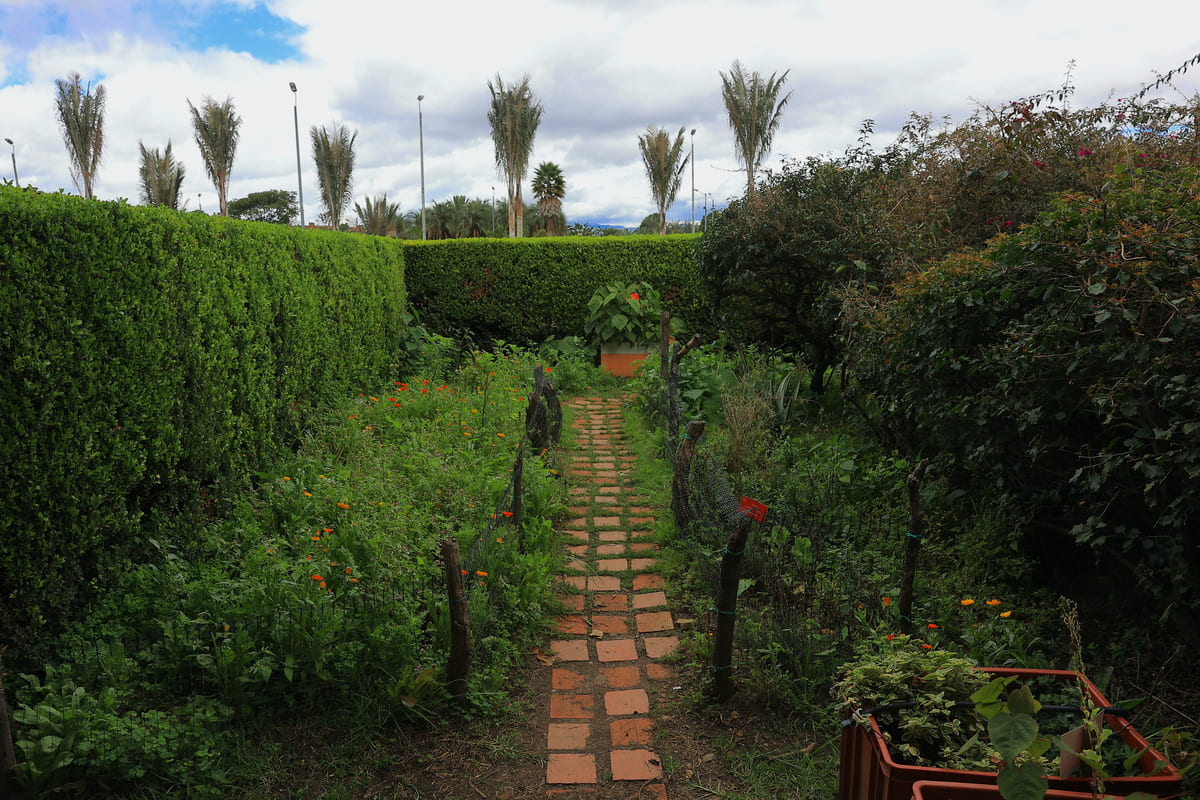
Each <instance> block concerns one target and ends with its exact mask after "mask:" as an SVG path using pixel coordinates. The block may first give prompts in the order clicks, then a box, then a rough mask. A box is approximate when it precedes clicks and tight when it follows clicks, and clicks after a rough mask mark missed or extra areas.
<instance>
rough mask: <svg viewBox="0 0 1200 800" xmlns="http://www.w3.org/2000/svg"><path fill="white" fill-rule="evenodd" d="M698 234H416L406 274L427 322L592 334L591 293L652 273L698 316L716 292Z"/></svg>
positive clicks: (664, 290)
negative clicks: (699, 256) (702, 278)
mask: <svg viewBox="0 0 1200 800" xmlns="http://www.w3.org/2000/svg"><path fill="white" fill-rule="evenodd" d="M699 238H700V235H699V234H681V235H673V236H622V237H607V236H606V237H585V236H574V237H555V238H538V239H451V240H445V241H437V242H409V243H408V244H407V247H406V253H405V268H406V279H407V284H408V292H409V297H410V299H411V301H412V306H413V309H414V310H415V311H416V312H417V314H418V317H419V318H420V321H421V323H422V324H423V325H425V326H426V327H428V328H430V329H431V330H434V331H437V332H438V333H443V334H447V335H450V336H464V335H465V336H470V337H472V338H475V339H477V340H491V339H502V340H504V341H508V342H514V343H519V344H535V343H538V342H541V341H544V340H545V339H546V338H548V337H551V336H556V337H557V336H583V335H584V332H583V321H584V318H585V317H586V315H587V302H588V299H589V298H591V296H592V293H593V292H594V291H595V290H596V289H597V288H599V287H600V286H604V285H606V284H608V283H612V282H614V281H621V282H630V281H637V280H642V281H648V282H649V283H650V284H651V285H653V286H654V287H655V288H656V289H658V291H659V292H660V293H661V294H662V296H663V306H664V307H665V308H666V309H667V310H668V311H670V312H671V313H672V314H674V315H676V316H679V317H681V318H682V319H683V320H684V322H686V323H689V324H691V325H695V324H696V323H697V322H699V321H700V320H701V319H703V318H705V317H706V316H707V308H708V300H707V297H706V295H705V293H704V290H703V288H702V287H701V285H700V283H699V281H698V280H697V277H696V269H695V264H694V253H695V249H696V243H697V242H698V241H699Z"/></svg>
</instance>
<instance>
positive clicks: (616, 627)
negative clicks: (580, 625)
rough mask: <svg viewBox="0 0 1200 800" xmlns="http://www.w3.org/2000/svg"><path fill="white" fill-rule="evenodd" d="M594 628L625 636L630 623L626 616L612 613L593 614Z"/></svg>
mask: <svg viewBox="0 0 1200 800" xmlns="http://www.w3.org/2000/svg"><path fill="white" fill-rule="evenodd" d="M592 630H597V631H604V632H605V633H613V634H617V635H619V636H625V635H627V634H628V633H629V625H628V623H626V622H625V618H624V617H618V616H615V615H612V614H596V615H593V616H592Z"/></svg>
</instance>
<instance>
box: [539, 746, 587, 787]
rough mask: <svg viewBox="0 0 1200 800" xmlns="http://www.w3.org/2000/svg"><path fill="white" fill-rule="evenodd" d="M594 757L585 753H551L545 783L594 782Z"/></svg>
mask: <svg viewBox="0 0 1200 800" xmlns="http://www.w3.org/2000/svg"><path fill="white" fill-rule="evenodd" d="M595 782H596V757H595V756H593V755H589V754H585V753H551V754H550V758H549V760H548V761H547V763H546V783H595Z"/></svg>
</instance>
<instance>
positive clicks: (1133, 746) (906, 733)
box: [837, 635, 1182, 800]
mask: <svg viewBox="0 0 1200 800" xmlns="http://www.w3.org/2000/svg"><path fill="white" fill-rule="evenodd" d="M997 678H1000V679H1002V680H1000V681H997V680H996V679H997ZM1029 686H1033V687H1035V688H1034V689H1033V690H1032V691H1025V690H1024V689H1023V688H1022V687H1029ZM837 688H838V690H839V693H840V694H841V696H842V697H843V698H844V700H845V704H844V706H843V710H844V713H845V716H846V719H845V721H844V722H843V724H842V741H841V771H840V776H839V796H840V798H841V800H911V798H912V797H913V796H914V785H915V784H916V783H917V782H918V781H932V782H937V783H942V784H946V783H949V784H957V785H962V784H973V785H975V786H976V787H977V788H976V790H975V791H974V793H965V790H964V794H963V795H962V796H963V798H964V799H968V798H982V797H985V796H990V797H995V798H997V800H999V798H1000V795H999V794H991V795H988V794H987V793H986V792H984V788H983V787H985V786H991V787H997V780H998V777H999V773H1000V772H1001V771H1006V770H1007V771H1008V772H1009V773H1010V774H1011V776H1012V777H1026V778H1027V777H1028V776H1027V775H1026V776H1020V775H1018V773H1023V772H1025V771H1026V769H1027V768H1026V767H1024V766H1023V765H1024V764H1025V763H1029V764H1030V765H1031V766H1030V768H1032V767H1033V765H1034V764H1036V768H1037V770H1038V783H1039V785H1044V786H1045V789H1046V790H1047V791H1059V792H1072V791H1073V792H1083V793H1085V796H1090V794H1089V793H1090V790H1091V787H1092V777H1093V776H1094V775H1103V774H1104V773H1105V772H1109V773H1112V774H1109V775H1105V778H1104V786H1105V789H1106V790H1107V791H1108V792H1110V793H1112V794H1115V795H1118V796H1123V795H1128V794H1132V793H1134V792H1149V793H1153V794H1156V795H1158V796H1160V797H1170V796H1174V795H1175V794H1177V793H1178V792H1179V791H1180V790H1181V788H1182V779H1181V777H1180V774H1179V771H1178V770H1177V769H1175V768H1174V767H1172V766H1171V765H1170V764H1169V763H1168V762H1167V760H1166V759H1165V758H1163V756H1162V755H1160V754H1159V753H1157V752H1156V751H1154V750H1153V749H1152V748H1151V747H1150V746H1149V743H1147V742H1146V740H1145V738H1143V737H1142V736H1141V735H1140V734H1138V732H1137V731H1136V730H1134V728H1133V727H1132V726H1131V725H1130V724H1129V723H1128V721H1127V720H1126V719H1124V718H1123V717H1122V716H1120V714H1119V713H1118V712H1117V710H1115V709H1113V708H1111V704H1110V703H1109V702H1108V700H1107V699H1106V698H1105V697H1104V695H1103V694H1101V693H1100V690H1099V689H1097V688H1096V686H1095V685H1094V684H1093V683H1092V682H1091V681H1089V680H1088V679H1087V678H1086V677H1084V676H1083V675H1080V674H1079V673H1076V672H1073V671H1069V670H1034V669H1005V668H998V667H977V666H975V664H974V663H973V662H972V661H970V660H969V659H966V658H963V657H961V656H958V655H955V654H952V653H949V652H947V651H941V650H937V649H932V648H931V647H930V646H929V645H928V644H921V643H919V642H917V641H916V640H913V639H910V638H909V637H907V636H901V635H895V636H893V637H889V640H888V641H887V642H883V643H878V642H875V643H872V646H871V647H870V648H867V647H864V648H862V649H861V650H860V651H859V653H858V658H857V660H856V661H855V662H853V663H851V664H849V665H847V667H846V668H845V670H844V672H843V675H842V678H841V680H840V682H839V684H838V687H837ZM1018 689H1021V690H1022V691H1021V697H1020V698H1019V699H1014V695H1015V690H1018ZM1005 692H1007V693H1008V695H1007V696H1008V701H1007V703H1005V702H1003V701H1002V697H1003V695H1004V693H1005ZM1034 694H1036V695H1038V696H1046V697H1053V696H1054V695H1058V696H1059V698H1060V699H1056V700H1055V702H1047V703H1046V704H1045V706H1044V707H1043V705H1042V703H1038V702H1036V701H1033V700H1032V696H1033V695H1034ZM1030 709H1032V715H1035V716H1038V717H1039V720H1040V719H1041V715H1038V714H1037V712H1042V711H1044V710H1053V711H1054V712H1055V713H1056V714H1059V715H1061V716H1064V717H1066V716H1070V718H1071V721H1070V722H1069V723H1065V724H1063V723H1062V721H1061V720H1057V719H1056V720H1047V721H1046V722H1045V723H1040V724H1039V726H1038V727H1041V728H1042V730H1041V731H1040V732H1039V731H1038V730H1037V727H1035V728H1034V729H1033V730H1034V734H1035V736H1036V737H1038V738H1040V740H1041V744H1045V745H1047V746H1045V747H1042V746H1041V744H1036V745H1035V744H1034V743H1033V742H1032V741H1030V742H1025V741H1024V740H1018V741H1015V743H1014V740H1013V739H1012V738H1011V736H1012V733H1013V731H1014V730H1017V729H1019V728H1020V727H1021V724H1020V723H1018V722H1012V721H1011V720H1009V717H1012V716H1017V715H1020V714H1024V713H1027V712H1030ZM1072 712H1073V713H1072ZM997 714H1002V715H1003V716H1001V718H1000V722H1003V723H1009V727H1008V728H1006V729H1005V731H1006V734H1001V733H998V726H997V725H994V724H993V722H992V720H993V718H994V717H996V716H997ZM1071 726H1078V727H1082V728H1085V729H1087V733H1088V735H1089V736H1090V737H1091V738H1092V740H1093V742H1107V744H1108V745H1109V748H1108V749H1109V751H1110V754H1117V753H1119V755H1116V756H1115V761H1116V764H1115V767H1113V768H1111V769H1109V768H1107V767H1106V766H1104V765H1102V764H1101V763H1100V759H1101V754H1100V753H1099V752H1098V745H1097V746H1085V747H1084V748H1083V749H1082V753H1080V754H1076V755H1081V756H1083V757H1081V758H1080V761H1081V762H1082V763H1083V764H1084V766H1085V767H1086V768H1089V769H1091V770H1093V771H1092V772H1091V773H1090V774H1086V770H1085V774H1079V773H1078V772H1076V771H1073V770H1072V769H1071V768H1070V767H1069V766H1067V767H1064V766H1063V762H1065V761H1068V758H1067V755H1069V754H1071V751H1070V746H1069V745H1065V744H1064V743H1063V740H1064V739H1065V738H1067V737H1065V736H1063V735H1062V734H1065V733H1066V732H1067V729H1068V728H1069V727H1071ZM1027 734H1028V731H1026V735H1027ZM1004 735H1008V736H1009V739H1008V740H1006V741H1005V740H1002V737H1003V736H1004ZM1060 750H1061V752H1062V753H1063V757H1062V758H1061V759H1060V756H1059V753H1060ZM1017 751H1020V752H1017ZM1006 757H1007V758H1006ZM1122 761H1123V762H1124V763H1123V764H1122ZM1043 775H1044V777H1043ZM1002 784H1003V782H1002ZM996 791H997V792H999V791H1001V789H1000V788H997V789H996ZM981 792H982V793H981ZM935 796H936V797H937V799H938V800H945V799H946V798H948V797H949V796H950V795H946V794H944V793H943V794H940V795H935ZM1049 796H1053V795H1049ZM925 800H932V798H926V799H925Z"/></svg>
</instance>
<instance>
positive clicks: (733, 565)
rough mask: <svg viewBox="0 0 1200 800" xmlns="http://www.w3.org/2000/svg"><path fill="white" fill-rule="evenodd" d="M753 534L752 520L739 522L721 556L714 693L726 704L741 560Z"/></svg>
mask: <svg viewBox="0 0 1200 800" xmlns="http://www.w3.org/2000/svg"><path fill="white" fill-rule="evenodd" d="M749 535H750V518H749V517H746V516H744V517H742V518H741V519H739V520H738V524H737V528H735V529H734V531H733V533H732V534H730V536H729V541H728V542H727V543H726V544H725V554H724V555H723V556H722V557H721V585H720V588H719V589H718V594H717V607H716V608H715V609H714V610H715V611H716V612H717V631H716V635H715V636H714V637H713V655H712V665H711V666H710V667H709V669H711V670H712V673H713V682H712V693H713V695H714V696H715V697H716V698H717V700H718V701H719V702H722V703H724V702H725V701H726V700H728V699H729V698H730V696H731V695H732V694H733V676H732V675H731V674H730V673H732V672H733V625H734V622H735V621H736V620H737V596H738V582H739V581H740V579H741V573H742V558H743V556H744V554H745V552H746V539H747V538H748V537H749Z"/></svg>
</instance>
